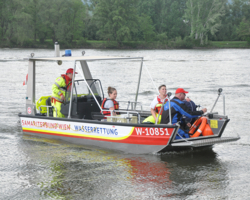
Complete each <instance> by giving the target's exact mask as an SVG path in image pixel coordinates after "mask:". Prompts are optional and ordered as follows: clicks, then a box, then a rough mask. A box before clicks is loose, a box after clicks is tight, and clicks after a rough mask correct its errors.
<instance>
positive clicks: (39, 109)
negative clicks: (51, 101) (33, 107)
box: [38, 105, 57, 117]
mask: <svg viewBox="0 0 250 200" xmlns="http://www.w3.org/2000/svg"><path fill="white" fill-rule="evenodd" d="M41 107H45V108H47V117H49V108H52V113H53V109H56V117H57V108H56V107H54V106H44V105H41V106H39V108H38V111H39V113H40V114H41Z"/></svg>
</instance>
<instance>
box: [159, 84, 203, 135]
mask: <svg viewBox="0 0 250 200" xmlns="http://www.w3.org/2000/svg"><path fill="white" fill-rule="evenodd" d="M186 93H188V92H187V91H185V90H184V89H183V88H178V89H177V90H176V91H175V97H174V98H173V99H172V100H171V101H170V108H169V104H168V103H166V104H165V105H164V110H163V112H162V120H161V124H168V123H169V122H170V119H169V109H171V122H172V124H176V123H177V122H179V121H181V118H182V115H185V116H186V117H188V118H196V117H199V116H200V115H202V114H204V113H205V112H207V109H206V108H203V109H202V110H200V111H191V110H190V109H189V108H188V107H187V106H186V105H185V103H184V102H183V100H184V99H185V96H186ZM178 134H179V135H180V136H179V135H177V136H176V138H175V139H181V138H189V135H188V133H186V132H185V131H184V130H183V129H182V127H180V128H179V130H178Z"/></svg>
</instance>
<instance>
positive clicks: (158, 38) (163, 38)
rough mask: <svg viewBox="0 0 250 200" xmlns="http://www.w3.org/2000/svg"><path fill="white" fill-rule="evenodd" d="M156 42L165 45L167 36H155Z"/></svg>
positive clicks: (164, 34) (165, 34) (162, 34)
mask: <svg viewBox="0 0 250 200" xmlns="http://www.w3.org/2000/svg"><path fill="white" fill-rule="evenodd" d="M157 40H158V41H160V42H161V43H162V44H167V42H168V36H167V33H161V34H158V35H157Z"/></svg>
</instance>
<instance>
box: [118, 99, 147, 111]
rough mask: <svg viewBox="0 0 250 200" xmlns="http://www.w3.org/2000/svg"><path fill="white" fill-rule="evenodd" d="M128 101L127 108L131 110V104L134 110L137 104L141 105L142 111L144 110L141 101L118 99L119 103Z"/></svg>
mask: <svg viewBox="0 0 250 200" xmlns="http://www.w3.org/2000/svg"><path fill="white" fill-rule="evenodd" d="M120 102H121V103H127V110H129V107H130V106H131V110H134V109H135V107H136V106H137V105H140V107H141V111H143V106H142V103H141V102H136V101H118V103H120Z"/></svg>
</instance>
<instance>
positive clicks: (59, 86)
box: [51, 68, 77, 118]
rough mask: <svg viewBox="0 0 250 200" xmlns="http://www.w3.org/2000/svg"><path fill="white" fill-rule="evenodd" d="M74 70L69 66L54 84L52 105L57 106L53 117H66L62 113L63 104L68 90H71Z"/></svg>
mask: <svg viewBox="0 0 250 200" xmlns="http://www.w3.org/2000/svg"><path fill="white" fill-rule="evenodd" d="M73 71H74V70H73V68H69V69H68V70H67V71H66V74H62V75H61V76H60V77H58V78H56V80H55V83H54V84H53V85H52V95H51V105H52V106H54V107H55V108H56V109H54V111H53V117H61V118H63V117H65V116H64V115H63V114H62V113H61V105H62V103H63V102H65V100H66V99H65V94H66V92H67V91H69V90H70V87H71V83H72V82H71V81H72V77H73ZM75 74H77V72H75ZM56 111H57V112H56Z"/></svg>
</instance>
